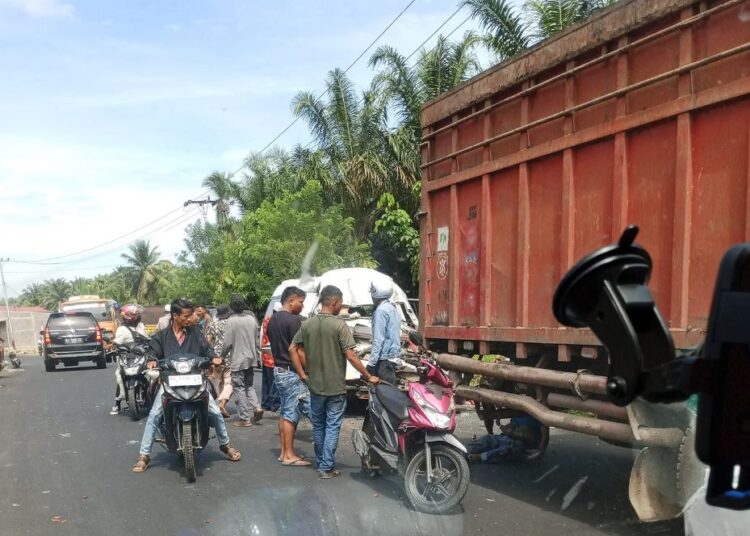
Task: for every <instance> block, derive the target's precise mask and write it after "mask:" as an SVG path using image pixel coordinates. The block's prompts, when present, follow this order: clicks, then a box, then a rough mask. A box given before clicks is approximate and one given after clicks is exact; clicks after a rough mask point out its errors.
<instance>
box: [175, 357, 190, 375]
mask: <svg viewBox="0 0 750 536" xmlns="http://www.w3.org/2000/svg"><path fill="white" fill-rule="evenodd" d="M192 368H193V361H192V360H190V361H175V362H174V369H175V370H176V371H177V372H179V373H180V374H187V373H188V372H190V371H191V370H192Z"/></svg>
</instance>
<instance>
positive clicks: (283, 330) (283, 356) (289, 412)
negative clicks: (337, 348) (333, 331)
mask: <svg viewBox="0 0 750 536" xmlns="http://www.w3.org/2000/svg"><path fill="white" fill-rule="evenodd" d="M306 296H307V294H306V293H305V291H304V290H302V289H300V288H297V287H287V288H285V289H284V292H282V294H281V307H282V309H281V310H280V311H277V312H276V313H274V314H273V316H272V317H271V319H270V320H269V322H268V325H267V326H266V335H267V336H268V340H269V342H270V344H271V354H272V355H273V360H274V369H273V376H272V378H273V381H274V382H275V384H276V389H277V390H278V392H279V398H280V406H279V436H280V437H281V454H280V455H279V461H280V462H281V463H282V464H283V465H287V466H293V467H308V466H310V465H312V464H311V463H310V462H309V461H307V460H305V459H304V458H303V457H302V456H298V455H297V454H296V453H295V452H294V434H295V432H296V430H297V424H298V423H299V420H300V417H302V416H303V415H304V416H305V417H307V418H308V419H309V418H310V391H308V389H307V386H306V385H305V384H304V383H302V380H301V379H300V377H299V376H298V375H297V372H296V371H295V370H294V367H293V366H292V361H291V357H290V355H289V347H290V346H291V344H292V339H294V336H295V335H296V334H297V332H298V331H299V329H300V326H301V325H302V317H301V316H300V313H301V312H302V307H303V305H304V303H305V297H306ZM265 381H266V378H265V377H264V378H263V382H264V387H265Z"/></svg>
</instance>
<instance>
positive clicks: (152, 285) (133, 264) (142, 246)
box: [121, 240, 173, 304]
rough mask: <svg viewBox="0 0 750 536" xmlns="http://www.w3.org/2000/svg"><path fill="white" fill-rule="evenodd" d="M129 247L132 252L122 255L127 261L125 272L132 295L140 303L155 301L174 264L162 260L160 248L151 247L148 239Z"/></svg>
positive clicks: (138, 241)
mask: <svg viewBox="0 0 750 536" xmlns="http://www.w3.org/2000/svg"><path fill="white" fill-rule="evenodd" d="M129 249H130V253H123V254H122V255H121V256H122V258H123V259H124V260H125V261H126V262H127V266H126V270H125V274H126V275H127V278H128V279H129V281H130V284H131V292H132V295H133V297H134V298H135V299H136V301H138V302H139V303H147V304H151V303H154V302H155V301H156V296H157V293H158V287H159V284H160V282H162V281H163V280H166V278H167V277H168V274H169V272H170V271H171V270H172V268H173V265H172V263H171V262H169V261H166V260H161V259H160V255H159V249H158V248H157V247H151V244H149V242H148V240H137V241H136V242H135V243H133V244H131V246H130V248H129Z"/></svg>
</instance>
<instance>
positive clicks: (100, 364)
mask: <svg viewBox="0 0 750 536" xmlns="http://www.w3.org/2000/svg"><path fill="white" fill-rule="evenodd" d="M96 368H99V369H102V368H107V356H106V355H104V354H102V356H101V357H100V358H99V359H97V360H96Z"/></svg>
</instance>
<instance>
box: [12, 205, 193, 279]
mask: <svg viewBox="0 0 750 536" xmlns="http://www.w3.org/2000/svg"><path fill="white" fill-rule="evenodd" d="M206 193H207V190H203V192H201V194H200V195H198V196H196V197H201V196H203V195H206ZM183 208H184V205H181V206H179V207H177V208H175V209H173V210H170V211H169V212H167V213H165V214H163V215H162V216H159V217H158V218H156V219H154V220H151V221H150V222H148V223H146V224H144V225H141V226H140V227H137V228H135V229H132V230H130V231H128V232H127V233H124V234H121V235H119V236H116V237H115V238H110V239H108V240H107V241H106V242H102V243H101V244H97V245H95V246H90V247H88V248H85V249H82V250H79V251H75V252H73V253H68V254H65V255H58V256H56V257H49V258H46V259H36V260H16V259H13V260H11V261H10V262H13V263H17V264H35V265H59V264H69V263H70V262H76V261H66V262H53V261H57V260H59V259H67V258H69V257H75V256H78V255H80V254H82V253H88V252H89V251H94V250H96V249H99V248H101V247H104V246H108V245H110V244H112V242H116V241H118V240H121V239H122V238H125V237H127V236H130V235H132V234H134V233H137V232H138V231H141V230H143V229H146V228H147V227H150V226H151V225H153V224H154V223H156V222H158V221H161V220H163V219H165V218H168V217H169V216H171V215H172V214H174V213H175V212H177V211H179V210H183ZM79 260H80V259H79ZM8 273H10V272H8Z"/></svg>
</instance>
